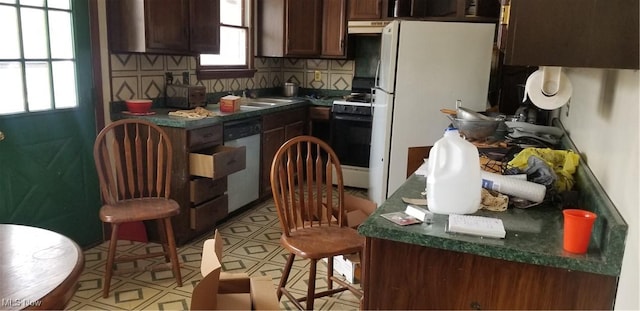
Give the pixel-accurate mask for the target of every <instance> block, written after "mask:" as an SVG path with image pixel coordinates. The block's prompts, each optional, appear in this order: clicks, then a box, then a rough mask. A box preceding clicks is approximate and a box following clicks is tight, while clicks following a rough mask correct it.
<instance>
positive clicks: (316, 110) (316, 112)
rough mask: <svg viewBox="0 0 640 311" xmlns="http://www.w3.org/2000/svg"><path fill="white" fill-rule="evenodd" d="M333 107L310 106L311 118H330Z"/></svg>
mask: <svg viewBox="0 0 640 311" xmlns="http://www.w3.org/2000/svg"><path fill="white" fill-rule="evenodd" d="M330 112H331V108H329V107H310V108H309V118H310V119H311V120H329V116H330Z"/></svg>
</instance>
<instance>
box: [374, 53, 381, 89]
mask: <svg viewBox="0 0 640 311" xmlns="http://www.w3.org/2000/svg"><path fill="white" fill-rule="evenodd" d="M381 64H382V60H381V59H378V65H377V66H376V78H375V80H374V85H375V86H376V87H375V88H376V89H377V88H380V83H379V81H380V80H379V79H380V66H381Z"/></svg>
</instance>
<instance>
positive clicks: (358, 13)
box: [348, 0, 387, 21]
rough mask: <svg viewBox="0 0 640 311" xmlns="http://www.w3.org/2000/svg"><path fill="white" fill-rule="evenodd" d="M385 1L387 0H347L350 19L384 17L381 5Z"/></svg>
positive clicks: (378, 18)
mask: <svg viewBox="0 0 640 311" xmlns="http://www.w3.org/2000/svg"><path fill="white" fill-rule="evenodd" d="M383 2H384V3H387V0H385V1H383V0H349V15H348V19H349V20H350V21H357V20H380V19H383V18H384V17H385V14H383V12H382V9H383V8H384V7H385V6H384V5H383Z"/></svg>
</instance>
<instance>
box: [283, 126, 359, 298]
mask: <svg viewBox="0 0 640 311" xmlns="http://www.w3.org/2000/svg"><path fill="white" fill-rule="evenodd" d="M333 174H335V175H336V176H335V177H336V178H335V179H336V181H337V185H336V186H335V187H334V186H333V185H332V177H333ZM271 190H272V192H273V199H274V201H275V205H276V209H277V211H278V218H279V219H280V226H281V228H282V231H283V233H282V236H281V238H280V243H281V244H282V246H283V247H284V248H285V249H286V250H288V251H289V253H290V254H289V258H288V259H287V263H286V265H285V269H284V271H283V274H282V278H281V279H280V284H279V286H278V291H277V293H278V299H280V298H281V297H282V294H285V295H286V296H287V297H288V298H289V300H291V302H292V303H294V304H295V305H296V307H298V308H299V309H303V307H302V305H301V304H300V302H302V301H306V309H307V310H313V301H314V299H315V298H319V297H324V296H329V295H333V294H335V293H338V292H342V291H345V290H350V291H352V292H353V293H354V294H355V295H356V296H357V297H359V298H361V297H362V292H361V291H359V290H358V289H356V288H355V287H353V286H351V285H350V284H348V283H347V282H345V281H343V280H341V279H338V278H335V277H334V276H333V256H338V255H345V254H353V253H356V252H357V253H360V254H361V253H362V249H363V246H364V238H363V237H362V236H360V235H358V232H357V231H356V230H354V229H352V228H349V227H348V226H347V219H346V214H345V207H344V186H343V181H342V168H341V166H340V161H339V160H338V157H337V156H336V154H335V152H334V151H333V150H332V149H331V147H329V145H327V144H326V143H325V142H323V141H322V140H320V139H318V138H315V137H311V136H298V137H295V138H292V139H290V140H289V141H287V142H285V143H284V145H282V146H281V147H280V149H278V151H277V152H276V155H275V157H274V159H273V163H272V165H271ZM296 256H300V257H302V258H306V259H308V260H310V265H309V281H308V288H307V295H306V296H305V297H302V298H295V297H294V296H293V295H292V294H291V293H290V292H289V291H288V290H287V289H286V288H285V286H286V285H287V279H288V278H289V273H290V272H291V267H292V265H293V262H294V260H295V257H296ZM360 256H361V255H360ZM323 258H328V267H327V283H328V289H327V290H325V291H322V292H318V293H316V290H315V282H316V266H317V263H318V260H321V259H323ZM333 282H336V283H338V284H339V285H340V287H338V288H335V289H334V288H333Z"/></svg>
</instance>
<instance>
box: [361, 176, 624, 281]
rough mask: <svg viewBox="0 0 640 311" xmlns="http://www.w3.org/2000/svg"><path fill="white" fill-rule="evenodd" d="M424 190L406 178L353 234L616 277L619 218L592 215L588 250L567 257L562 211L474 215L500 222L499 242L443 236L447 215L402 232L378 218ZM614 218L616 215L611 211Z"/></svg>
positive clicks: (418, 179) (417, 179)
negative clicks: (594, 218) (502, 233)
mask: <svg viewBox="0 0 640 311" xmlns="http://www.w3.org/2000/svg"><path fill="white" fill-rule="evenodd" d="M425 185H426V178H425V177H424V176H418V175H415V174H414V175H412V176H411V177H410V178H409V179H408V180H407V181H406V182H405V183H404V184H403V185H402V186H401V187H400V188H399V189H398V190H397V191H396V192H395V193H394V194H393V195H392V196H391V197H389V198H388V199H387V200H386V201H385V202H384V203H383V204H382V205H381V206H380V207H379V208H378V209H377V210H376V211H375V212H374V213H373V214H372V215H371V216H370V217H369V218H368V219H367V220H366V221H365V222H364V223H363V224H361V225H360V227H359V228H358V232H359V233H360V234H362V235H364V236H366V237H371V238H379V239H387V240H393V241H398V242H403V243H409V244H415V245H422V246H425V247H433V248H438V249H444V250H450V251H457V252H463V253H470V254H475V255H480V256H485V257H490V258H496V259H503V260H508V261H515V262H522V263H529V264H536V265H542V266H549V267H556V268H563V269H570V270H578V271H585V272H591V273H597V274H605V275H612V276H619V275H620V269H621V266H622V254H623V253H624V237H625V236H626V229H627V227H626V224H625V223H624V221H623V220H622V218H621V217H618V216H619V215H617V216H616V215H612V213H611V212H612V211H608V212H596V213H597V214H598V216H599V218H598V220H597V222H600V224H596V225H595V226H594V233H593V234H592V241H591V243H590V246H589V250H588V251H587V253H586V254H584V255H576V254H571V253H568V252H566V251H564V250H563V248H562V227H563V224H562V220H563V218H562V211H561V208H559V207H556V206H536V207H531V208H529V209H517V208H510V209H508V210H507V211H506V212H490V211H484V210H480V211H478V212H476V213H475V214H474V215H480V216H488V217H495V218H500V219H502V221H503V223H504V226H505V229H506V232H507V235H506V238H505V239H493V238H482V237H476V236H470V235H463V234H454V233H447V232H445V225H446V222H447V219H448V216H447V215H438V214H436V215H435V217H434V222H433V223H432V224H426V223H422V224H417V225H409V226H404V227H403V226H399V225H396V224H394V223H392V222H390V221H389V220H386V219H384V218H382V217H380V215H381V214H384V213H390V212H398V211H402V210H404V209H405V208H406V204H405V203H404V202H402V197H408V198H423V196H422V195H421V192H423V191H424V189H425ZM585 187H588V185H587V186H585ZM601 207H602V206H601ZM596 209H597V208H596ZM614 212H615V214H617V211H614ZM604 224H607V225H604ZM605 230H606V231H607V232H605ZM621 232H623V233H624V234H621ZM605 245H606V246H605Z"/></svg>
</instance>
